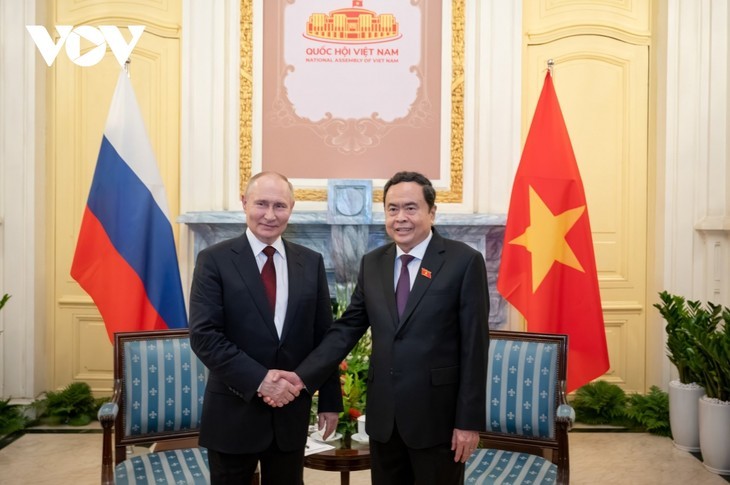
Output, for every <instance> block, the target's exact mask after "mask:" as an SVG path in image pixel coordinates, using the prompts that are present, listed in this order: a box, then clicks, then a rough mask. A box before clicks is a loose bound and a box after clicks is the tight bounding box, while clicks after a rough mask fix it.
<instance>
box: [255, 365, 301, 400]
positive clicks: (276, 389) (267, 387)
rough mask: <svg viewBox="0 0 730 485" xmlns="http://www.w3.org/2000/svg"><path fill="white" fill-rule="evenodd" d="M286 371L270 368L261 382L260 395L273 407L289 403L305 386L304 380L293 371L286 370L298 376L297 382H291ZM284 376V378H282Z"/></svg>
mask: <svg viewBox="0 0 730 485" xmlns="http://www.w3.org/2000/svg"><path fill="white" fill-rule="evenodd" d="M284 373H285V371H278V370H270V371H269V372H267V373H266V377H265V378H264V381H263V382H262V383H261V388H259V392H258V395H259V396H260V397H262V398H263V399H264V402H266V404H268V405H269V406H272V407H277V408H280V407H282V406H284V405H285V404H288V403H290V402H292V401H293V400H294V398H295V397H297V396H298V395H299V392H300V391H301V390H302V388H303V387H304V384H303V383H302V380H301V379H299V377H298V376H297V375H296V374H294V373H293V372H286V374H292V375H294V376H296V380H297V381H298V383H296V382H290V381H289V380H288V379H287V378H286V376H284V375H283V374H284ZM282 377H283V378H282Z"/></svg>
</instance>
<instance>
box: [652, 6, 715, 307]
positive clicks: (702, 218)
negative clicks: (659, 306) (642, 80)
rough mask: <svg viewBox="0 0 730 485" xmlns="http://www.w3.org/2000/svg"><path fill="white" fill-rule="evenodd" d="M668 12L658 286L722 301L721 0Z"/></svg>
mask: <svg viewBox="0 0 730 485" xmlns="http://www.w3.org/2000/svg"><path fill="white" fill-rule="evenodd" d="M667 17H668V18H667V21H668V22H667V27H668V28H667V78H666V85H667V93H666V99H665V100H664V102H665V103H666V117H665V125H664V127H663V128H664V129H665V130H666V137H665V139H666V146H665V147H663V148H664V151H665V152H666V157H665V178H664V184H665V191H664V194H665V198H664V208H665V212H664V238H663V239H664V262H663V268H664V274H663V287H664V289H666V290H667V291H670V292H672V293H677V294H681V295H684V296H686V297H689V298H693V299H701V300H712V301H714V302H716V303H722V304H725V305H728V304H730V287H729V286H728V283H729V281H728V279H729V278H730V271H729V270H730V266H729V262H728V243H729V240H728V236H729V235H730V215H729V214H728V210H729V209H728V201H729V200H730V192H729V190H728V186H729V183H730V181H729V179H728V176H729V174H728V169H727V164H728V160H727V157H728V146H727V139H728V137H727V134H728V120H727V111H728V109H729V108H730V106H729V105H728V72H727V71H728V61H727V60H728V33H727V30H728V26H729V24H730V22H729V21H728V8H727V4H726V2H725V1H724V0H672V1H670V2H669V3H668V11H667ZM660 123H661V120H660ZM661 128H662V127H661V126H660V129H661ZM660 151H661V150H660ZM659 162H660V163H661V161H659Z"/></svg>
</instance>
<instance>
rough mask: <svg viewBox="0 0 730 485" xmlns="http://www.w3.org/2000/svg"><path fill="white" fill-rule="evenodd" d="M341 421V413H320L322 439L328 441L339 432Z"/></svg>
mask: <svg viewBox="0 0 730 485" xmlns="http://www.w3.org/2000/svg"><path fill="white" fill-rule="evenodd" d="M339 420H340V414H339V413H319V421H318V425H319V426H318V428H317V429H319V434H320V435H322V439H323V440H326V439H327V438H329V437H330V435H331V434H332V433H334V432H335V431H336V430H337V422H338V421H339Z"/></svg>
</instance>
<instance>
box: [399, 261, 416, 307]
mask: <svg viewBox="0 0 730 485" xmlns="http://www.w3.org/2000/svg"><path fill="white" fill-rule="evenodd" d="M413 258H414V256H411V255H410V254H403V255H401V257H400V263H401V266H400V276H398V284H396V286H395V304H396V305H397V306H398V316H399V317H400V316H401V315H403V310H405V309H406V303H408V295H409V294H410V293H411V275H410V273H409V272H408V263H410V262H411V261H413Z"/></svg>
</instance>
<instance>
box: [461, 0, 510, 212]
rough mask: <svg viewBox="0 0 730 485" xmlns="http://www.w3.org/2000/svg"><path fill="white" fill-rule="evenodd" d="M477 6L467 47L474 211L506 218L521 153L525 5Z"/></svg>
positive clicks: (496, 0) (491, 0)
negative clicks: (472, 119) (472, 67)
mask: <svg viewBox="0 0 730 485" xmlns="http://www.w3.org/2000/svg"><path fill="white" fill-rule="evenodd" d="M477 4H478V5H477V7H476V8H477V17H478V19H479V25H478V27H477V35H476V49H474V47H473V46H467V52H468V56H467V59H468V60H467V62H471V61H472V60H474V61H475V65H476V70H475V77H474V86H475V87H474V89H475V102H474V103H473V105H476V106H478V108H477V114H476V123H475V124H474V125H473V126H472V128H473V129H474V132H475V133H476V137H475V139H474V143H473V144H472V143H466V147H471V146H472V145H473V149H474V155H473V156H474V160H475V163H474V166H475V171H476V173H475V175H476V176H475V177H473V178H472V179H471V180H473V183H474V185H475V186H474V192H475V194H476V212H479V213H488V214H506V213H507V209H508V207H509V198H510V194H511V193H512V182H513V180H514V175H515V172H516V171H517V165H518V164H519V161H520V152H521V139H520V126H521V124H520V117H521V110H522V68H521V66H522V1H521V0H515V1H510V2H504V1H502V0H488V1H479V2H477ZM470 13H471V12H470ZM472 49H474V53H475V57H471V51H472ZM469 104H471V103H467V106H469ZM467 133H469V132H468V131H467ZM468 141H469V140H468V139H467V142H468Z"/></svg>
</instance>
